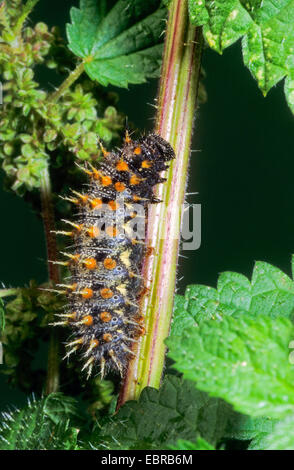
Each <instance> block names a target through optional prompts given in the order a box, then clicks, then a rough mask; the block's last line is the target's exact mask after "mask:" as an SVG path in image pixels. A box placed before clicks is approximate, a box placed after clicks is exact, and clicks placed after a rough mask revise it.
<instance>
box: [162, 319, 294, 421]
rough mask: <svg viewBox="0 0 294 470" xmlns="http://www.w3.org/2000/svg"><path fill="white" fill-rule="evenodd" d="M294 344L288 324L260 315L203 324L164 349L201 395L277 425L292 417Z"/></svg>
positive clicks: (281, 320)
mask: <svg viewBox="0 0 294 470" xmlns="http://www.w3.org/2000/svg"><path fill="white" fill-rule="evenodd" d="M293 338H294V326H293V324H292V323H291V322H290V320H288V319H287V318H276V319H275V320H272V319H271V318H269V317H268V316H267V315H259V316H257V317H255V318H252V317H250V316H239V317H238V318H233V317H226V318H224V319H223V321H221V322H219V323H217V322H214V321H211V320H208V321H204V322H202V323H201V325H200V326H199V328H194V329H191V328H190V329H186V330H184V332H183V334H182V335H181V336H173V337H172V338H169V339H168V340H167V344H168V347H169V348H170V351H169V356H170V357H171V358H172V359H173V360H174V361H175V365H174V367H175V368H176V369H177V370H178V371H179V372H182V373H183V375H184V378H186V379H189V380H193V381H195V382H196V385H197V388H199V389H200V390H204V391H206V392H208V393H210V394H211V395H213V396H218V397H220V398H223V399H225V400H226V401H227V402H229V403H231V404H232V405H233V406H234V408H235V409H236V410H237V411H240V412H241V413H244V414H248V415H252V416H269V417H271V418H274V419H280V418H283V417H284V416H287V414H289V413H293V412H294V366H293V365H292V364H290V361H289V344H290V341H291V340H293Z"/></svg>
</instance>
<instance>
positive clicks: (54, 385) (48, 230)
mask: <svg viewBox="0 0 294 470" xmlns="http://www.w3.org/2000/svg"><path fill="white" fill-rule="evenodd" d="M41 202H42V217H43V223H44V231H45V238H46V246H47V259H48V260H51V261H56V260H57V245H56V236H55V233H53V232H52V231H53V230H54V229H55V220H54V210H53V204H52V194H51V184H50V177H49V171H48V167H47V168H46V170H44V172H43V175H42V179H41ZM48 272H49V281H50V282H52V283H53V284H58V283H59V282H60V274H59V267H58V265H57V264H53V263H49V262H48ZM58 387H59V332H58V329H57V328H52V329H51V332H50V340H49V352H48V368H47V380H46V388H45V393H46V394H47V395H49V393H53V392H56V391H57V390H58Z"/></svg>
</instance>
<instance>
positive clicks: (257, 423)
mask: <svg viewBox="0 0 294 470" xmlns="http://www.w3.org/2000/svg"><path fill="white" fill-rule="evenodd" d="M276 422H277V421H276V420H274V419H271V418H268V417H264V416H262V417H258V418H254V417H252V416H247V415H243V414H240V413H232V415H231V416H230V417H229V421H228V425H227V429H226V435H225V438H226V439H237V440H241V441H242V440H245V441H250V440H252V439H254V440H256V441H257V440H260V439H262V438H263V437H264V436H266V435H267V434H269V433H270V432H272V430H273V428H274V425H275V424H276Z"/></svg>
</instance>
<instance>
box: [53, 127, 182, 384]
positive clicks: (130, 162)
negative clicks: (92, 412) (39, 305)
mask: <svg viewBox="0 0 294 470" xmlns="http://www.w3.org/2000/svg"><path fill="white" fill-rule="evenodd" d="M101 148H102V152H103V161H102V162H101V163H100V165H99V167H94V166H92V165H91V164H89V163H88V164H86V165H85V167H81V169H82V170H83V171H84V172H85V173H86V174H87V176H88V178H89V180H88V185H87V191H85V192H76V191H72V195H71V196H70V197H65V198H64V199H66V200H68V201H70V202H71V203H73V204H75V205H76V206H77V211H76V216H75V220H74V221H65V222H66V223H67V224H68V225H69V226H70V230H68V231H58V232H56V233H59V234H63V235H67V236H69V237H71V238H72V240H73V243H72V246H71V248H70V249H69V251H68V252H66V253H63V255H65V257H66V260H64V261H58V262H57V263H58V264H62V265H66V266H68V268H69V270H70V273H71V281H70V283H69V284H59V285H58V287H59V288H62V290H61V291H59V292H61V293H63V294H66V296H67V306H66V310H65V312H64V313H62V314H59V317H61V320H60V321H57V322H56V323H54V325H64V326H65V325H66V326H69V327H70V328H71V333H72V334H71V338H70V339H69V341H68V342H67V344H66V349H67V353H66V356H65V357H69V356H70V355H71V354H73V353H74V352H76V351H77V350H79V351H80V353H81V358H82V361H83V366H82V370H83V371H85V372H86V374H87V377H90V375H91V374H92V371H93V368H95V367H97V366H98V368H99V369H100V373H101V376H102V377H103V376H104V375H105V374H106V373H107V372H108V371H109V370H114V371H116V372H118V373H119V374H120V375H121V376H122V377H123V375H124V373H125V370H126V368H127V365H128V362H129V360H130V358H131V356H132V355H133V354H134V352H133V351H132V345H133V343H134V342H137V341H138V339H139V337H140V336H141V335H143V334H144V318H142V317H141V315H140V309H139V301H140V296H141V295H142V292H143V290H144V282H143V280H142V277H141V268H142V262H143V258H144V256H145V255H146V253H147V247H146V245H145V220H146V218H147V217H148V204H155V203H159V202H161V201H160V200H159V199H157V198H156V197H155V195H154V193H153V187H154V186H155V185H157V184H159V183H163V182H164V181H166V179H165V178H163V177H162V176H161V172H162V171H164V170H166V169H167V168H168V162H169V161H170V160H172V159H173V158H175V154H174V151H173V149H172V147H171V146H170V144H169V143H168V142H166V141H165V140H164V139H163V138H162V137H160V136H159V135H156V134H149V135H147V136H144V137H142V138H140V139H138V140H134V141H133V140H132V139H131V138H130V136H129V133H128V132H126V136H125V140H124V145H123V146H122V148H121V149H118V150H115V151H112V152H107V151H106V150H105V149H104V148H103V146H101Z"/></svg>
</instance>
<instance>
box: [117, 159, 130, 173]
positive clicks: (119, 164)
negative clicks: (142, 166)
mask: <svg viewBox="0 0 294 470" xmlns="http://www.w3.org/2000/svg"><path fill="white" fill-rule="evenodd" d="M116 169H117V170H118V171H129V165H128V164H127V162H125V161H124V160H120V161H119V162H117V164H116Z"/></svg>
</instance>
